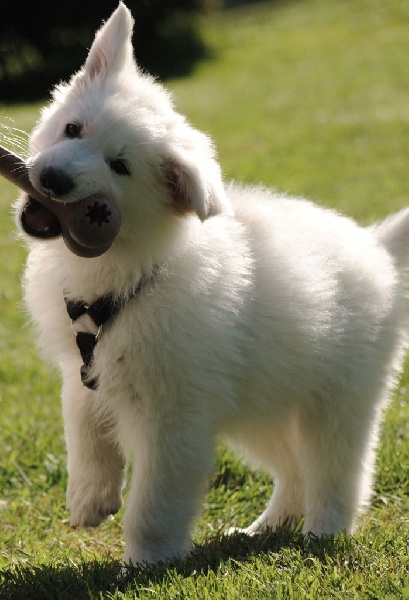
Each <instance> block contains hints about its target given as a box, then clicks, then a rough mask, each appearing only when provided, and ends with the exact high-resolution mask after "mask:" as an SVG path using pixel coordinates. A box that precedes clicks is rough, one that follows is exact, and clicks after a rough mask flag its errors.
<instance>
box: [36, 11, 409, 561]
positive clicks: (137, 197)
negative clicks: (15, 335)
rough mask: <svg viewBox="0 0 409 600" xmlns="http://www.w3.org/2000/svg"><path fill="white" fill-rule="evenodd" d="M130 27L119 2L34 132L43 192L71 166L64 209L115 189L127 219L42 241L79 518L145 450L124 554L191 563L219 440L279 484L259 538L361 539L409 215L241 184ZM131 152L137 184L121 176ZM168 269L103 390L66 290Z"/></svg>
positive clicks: (105, 369) (399, 306)
mask: <svg viewBox="0 0 409 600" xmlns="http://www.w3.org/2000/svg"><path fill="white" fill-rule="evenodd" d="M131 30H132V18H131V16H130V13H129V11H128V10H127V8H126V7H125V6H124V5H123V4H120V5H119V7H118V9H117V10H116V11H115V12H114V13H113V15H112V16H111V18H110V19H109V20H108V21H107V23H105V25H104V26H103V27H102V29H101V30H100V31H99V32H98V33H97V36H96V39H95V42H94V44H93V46H92V48H91V50H90V54H89V57H88V59H87V61H86V63H85V65H84V67H83V68H82V69H81V71H79V72H78V73H77V74H76V75H74V76H73V78H72V80H71V81H70V82H69V84H67V85H64V86H59V87H58V88H57V89H56V91H55V93H54V99H53V102H52V103H51V105H50V106H49V107H48V108H47V109H46V110H45V111H44V113H43V115H42V118H41V119H40V121H39V124H38V126H37V128H36V129H35V131H34V133H33V136H32V161H31V162H32V168H31V180H32V182H33V184H34V185H37V186H38V187H39V186H40V175H41V171H42V169H43V168H44V167H45V166H49V165H54V166H57V167H58V168H60V169H63V170H65V171H66V172H68V173H69V174H70V176H71V177H72V178H73V179H74V180H75V188H74V190H72V191H71V192H70V194H69V196H68V197H67V198H65V199H66V200H67V201H75V200H77V199H79V198H81V197H85V196H86V195H87V194H92V193H96V192H98V193H99V192H102V193H104V194H106V195H108V196H109V197H110V198H112V199H113V200H114V201H115V202H116V203H117V204H118V207H119V209H120V211H121V215H122V227H121V231H120V233H119V235H118V237H117V238H116V240H115V242H114V244H113V246H112V247H111V249H110V250H108V251H107V252H106V253H105V254H103V255H102V256H100V257H98V258H93V259H87V258H79V257H77V256H74V255H73V254H71V253H70V251H69V250H68V249H67V248H66V247H65V245H64V243H63V241H62V240H61V239H58V240H55V241H42V242H41V241H34V242H33V241H29V242H28V243H29V245H30V254H29V258H28V263H27V269H26V273H25V281H24V284H25V292H26V299H27V304H28V307H29V309H30V311H31V315H32V318H33V320H34V322H35V323H36V324H37V326H38V332H39V341H40V344H41V346H42V347H43V348H44V350H45V351H46V352H47V354H48V355H49V356H50V357H51V358H52V359H53V360H54V361H55V362H56V363H57V364H58V365H59V367H60V369H61V373H62V378H63V386H62V401H63V413H64V423H65V432H66V441H67V451H68V469H69V486H68V491H67V498H68V506H69V509H70V511H71V522H72V524H73V525H97V524H99V523H100V522H102V521H103V520H104V519H105V518H106V517H107V516H108V515H110V514H111V513H114V512H116V511H117V510H118V508H119V507H120V505H121V489H122V485H123V470H124V469H123V466H124V459H125V457H128V456H129V455H131V456H132V461H133V464H134V469H133V475H132V482H131V487H130V491H129V494H128V499H127V507H126V512H125V523H124V529H125V537H126V550H125V557H124V560H125V561H127V562H133V563H136V562H141V561H148V562H154V561H158V560H163V559H166V558H169V557H172V556H174V555H183V554H184V553H185V552H186V551H187V550H188V548H189V539H190V528H191V523H192V519H193V518H194V517H195V515H196V514H197V512H198V510H199V508H200V504H201V501H202V498H203V495H204V493H205V489H206V481H207V478H208V476H209V473H211V470H212V465H213V452H214V444H215V439H216V437H217V436H219V435H223V436H224V437H225V439H227V440H229V441H230V442H231V443H232V444H233V446H234V447H235V448H236V449H239V451H240V452H241V453H242V454H243V455H244V456H245V457H246V458H247V459H249V460H251V461H253V464H257V465H262V466H263V467H264V468H265V469H267V470H268V471H269V472H270V473H271V474H272V475H273V476H274V478H275V485H274V492H273V495H272V497H271V500H270V502H269V504H268V506H267V508H266V510H265V512H264V513H263V514H262V515H261V516H260V518H259V519H258V520H257V521H255V522H254V523H253V524H252V525H250V526H249V528H248V529H247V531H248V533H249V534H251V533H255V532H257V531H261V530H262V529H263V528H265V527H276V526H277V525H279V524H280V523H283V522H284V521H285V520H286V519H292V520H293V521H298V519H299V518H300V517H301V516H302V515H304V516H305V522H304V531H305V532H307V531H312V532H314V533H315V534H324V533H336V532H338V531H340V530H347V531H349V532H351V531H353V528H354V522H355V518H356V515H357V514H358V512H359V510H360V509H361V508H362V507H363V506H364V505H365V503H367V501H368V499H369V498H370V493H371V476H372V473H373V466H374V456H375V450H376V443H377V437H378V429H379V424H380V418H381V416H382V409H383V408H384V407H385V405H386V403H387V401H388V398H389V396H390V394H391V390H392V389H393V387H394V385H395V384H396V381H397V377H398V376H399V374H400V372H401V369H402V361H403V357H404V353H405V350H406V342H407V338H406V308H407V307H406V299H405V294H404V287H405V276H404V275H405V273H404V271H405V267H406V265H407V264H408V262H409V261H408V258H409V212H408V211H402V212H401V213H399V214H398V215H395V216H393V217H391V218H390V219H388V220H387V221H385V222H384V223H382V224H380V225H378V226H376V227H373V228H361V227H359V226H358V225H357V224H355V223H354V222H352V221H351V220H349V219H347V218H345V217H342V216H340V215H338V214H336V213H335V212H333V211H330V210H325V209H323V208H319V207H317V206H315V205H313V204H311V203H309V202H307V201H305V200H302V199H291V198H287V197H284V196H282V195H278V194H275V193H274V192H271V191H268V190H266V189H263V188H261V187H257V188H256V187H242V186H238V185H233V184H232V185H229V186H226V185H225V184H224V183H223V181H222V177H221V173H220V168H219V166H218V163H217V161H216V158H215V154H214V150H213V147H212V144H211V142H210V141H209V139H208V138H207V137H206V136H205V135H204V134H202V133H200V132H198V131H196V130H195V129H193V128H192V127H191V125H190V124H189V123H188V122H187V121H186V119H185V118H183V117H182V116H181V115H179V114H178V113H176V112H175V110H174V108H173V104H172V101H171V99H170V97H169V95H168V94H167V92H166V91H165V90H164V89H163V88H162V87H161V86H160V85H159V84H158V83H156V82H154V81H153V80H152V79H151V78H150V77H149V76H147V75H145V74H142V73H141V72H140V71H139V70H138V68H137V66H136V65H135V63H134V60H133V57H132V47H131V42H130V35H131ZM67 123H78V124H80V126H81V137H80V138H79V139H67V137H66V136H65V135H64V131H65V125H66V124H67ZM118 158H121V159H123V160H124V161H126V164H127V166H128V168H129V171H130V175H129V176H128V175H118V174H117V173H115V172H114V171H112V169H111V168H110V161H112V160H115V159H118ZM154 265H158V266H159V268H160V271H159V274H158V276H157V277H156V280H155V282H154V284H152V285H150V286H149V287H148V288H147V289H145V290H144V291H143V293H142V294H140V296H139V297H137V298H136V299H134V300H132V301H131V302H129V303H128V304H127V305H126V307H125V308H124V309H123V311H122V312H121V313H120V314H119V315H118V316H117V317H116V318H115V319H114V320H113V321H112V322H110V323H109V324H107V325H106V327H105V328H104V330H103V332H102V336H101V339H100V341H99V343H98V345H97V347H96V351H95V354H94V362H93V369H92V374H93V375H95V376H97V377H98V379H99V387H98V390H97V391H96V392H93V391H90V390H88V389H87V388H85V387H84V386H83V385H82V383H81V380H80V376H79V370H80V366H81V363H82V361H81V358H80V356H79V352H78V349H77V347H76V344H75V339H74V335H73V332H72V329H71V324H70V320H69V318H68V315H67V313H66V310H65V305H64V300H63V296H64V294H68V295H69V296H70V297H71V298H75V299H77V300H85V301H87V302H92V301H94V300H95V299H96V298H98V297H99V296H101V295H102V294H104V293H106V292H109V291H112V292H114V293H115V294H117V295H118V296H126V294H127V293H128V291H129V290H130V289H132V288H133V286H135V284H136V283H137V282H138V280H139V279H140V277H141V276H142V275H143V274H149V273H150V272H151V270H152V268H153V266H154ZM84 326H85V325H84Z"/></svg>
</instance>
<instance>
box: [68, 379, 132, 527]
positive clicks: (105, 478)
mask: <svg viewBox="0 0 409 600" xmlns="http://www.w3.org/2000/svg"><path fill="white" fill-rule="evenodd" d="M62 398H63V415H64V427H65V437H66V443H67V452H68V461H67V462H68V489H67V506H68V508H69V510H70V522H71V525H72V526H74V527H77V526H90V527H95V526H96V525H99V524H100V523H101V522H102V521H104V520H105V519H106V518H107V517H109V516H110V515H111V514H114V513H116V512H117V511H118V510H119V509H120V507H121V504H122V493H121V492H122V485H123V480H124V461H123V458H122V455H121V453H120V451H119V449H118V447H117V444H116V443H115V440H114V439H112V438H111V437H110V432H109V430H108V429H107V427H103V426H101V424H99V423H98V421H97V419H96V417H95V410H94V408H95V407H93V402H95V394H94V392H92V391H91V390H88V389H87V388H85V387H84V386H83V385H82V382H81V381H80V378H79V377H78V373H77V372H76V373H75V376H71V377H68V378H65V379H64V384H63V394H62Z"/></svg>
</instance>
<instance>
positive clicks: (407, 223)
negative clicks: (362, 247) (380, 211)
mask: <svg viewBox="0 0 409 600" xmlns="http://www.w3.org/2000/svg"><path fill="white" fill-rule="evenodd" d="M374 231H375V234H376V237H377V238H378V240H379V242H380V243H381V244H382V245H383V246H385V248H386V249H387V250H388V251H389V252H390V253H391V254H392V256H393V257H394V258H395V260H396V263H397V265H398V266H399V267H402V268H405V267H409V208H404V209H403V210H401V211H400V212H398V213H395V214H394V215H391V216H390V217H388V218H387V219H385V220H384V221H382V222H381V223H379V224H378V225H376V226H375V227H374Z"/></svg>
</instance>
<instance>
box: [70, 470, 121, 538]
mask: <svg viewBox="0 0 409 600" xmlns="http://www.w3.org/2000/svg"><path fill="white" fill-rule="evenodd" d="M121 506H122V494H121V486H120V485H113V484H112V482H109V481H103V482H101V481H100V482H95V481H94V482H92V481H78V480H77V481H73V482H70V483H69V485H68V489H67V507H68V509H69V511H70V524H71V526H72V527H96V526H97V525H99V524H100V523H102V522H103V521H105V520H106V519H107V518H108V517H110V516H111V515H114V514H115V513H117V512H118V510H119V509H120V508H121Z"/></svg>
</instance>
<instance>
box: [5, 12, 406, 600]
mask: <svg viewBox="0 0 409 600" xmlns="http://www.w3.org/2000/svg"><path fill="white" fill-rule="evenodd" d="M201 30H202V33H203V36H204V38H205V40H206V41H207V43H208V44H209V47H210V49H211V51H212V53H213V59H212V60H209V61H207V62H205V63H202V64H200V65H198V66H197V69H196V71H195V73H194V74H193V76H192V77H190V78H189V79H187V80H178V81H173V82H171V87H172V88H173V90H174V92H175V97H176V102H177V106H178V108H179V109H180V110H181V111H182V112H184V113H186V114H187V115H188V116H189V118H190V119H191V121H192V122H193V123H195V124H196V125H197V126H198V127H200V128H201V129H204V130H206V131H208V132H209V133H210V134H211V135H212V136H213V138H214V139H215V141H216V144H217V148H218V151H219V155H220V160H221V163H222V166H223V169H224V172H225V174H226V177H234V178H237V179H241V180H243V181H248V182H259V181H263V182H265V183H266V184H269V185H273V186H275V187H277V188H278V189H280V190H288V191H290V192H291V193H294V194H303V195H307V196H309V197H310V198H313V199H314V200H316V201H317V202H319V203H322V204H326V205H330V206H334V207H337V208H338V209H340V210H341V211H343V212H345V213H347V214H349V215H351V216H354V217H356V218H358V219H359V220H361V221H362V222H370V221H371V220H373V219H374V218H378V217H381V216H383V215H386V214H387V213H389V212H391V211H394V210H397V209H399V208H400V207H402V206H404V205H406V204H408V203H409V201H408V199H409V177H408V175H407V156H408V139H409V136H408V133H409V74H408V59H407V39H408V36H409V3H408V2H407V1H402V0H388V2H385V0H360V2H351V1H350V0H304V1H301V0H300V1H296V0H294V1H292V2H271V3H266V4H263V3H256V4H253V5H251V6H249V7H244V8H241V9H236V10H231V11H226V12H223V13H219V14H209V15H206V16H205V17H204V18H203V19H202V21H201ZM37 110H38V106H36V107H32V106H20V107H6V106H4V107H0V123H7V122H8V118H9V117H11V118H13V119H14V120H15V126H16V127H18V128H21V129H24V130H29V129H30V128H31V126H32V124H33V122H34V120H35V118H36V114H37ZM1 131H2V130H1V128H0V137H1ZM3 131H4V130H3ZM15 195H16V194H15V190H14V189H13V187H12V186H11V185H9V184H7V183H6V182H4V181H0V206H1V208H2V209H3V213H2V214H3V218H2V219H1V220H0V250H1V253H0V351H1V361H0V448H1V452H0V540H1V541H0V598H1V599H3V598H4V599H5V600H6V599H7V600H12V599H14V598H16V599H17V598H18V599H24V600H25V599H27V598H29V599H30V600H36V599H39V600H40V599H41V600H43V599H48V598H58V599H73V600H74V599H75V600H77V599H82V598H95V599H102V598H110V599H118V600H119V599H127V600H129V599H131V598H192V599H193V598H195V599H196V598H198V599H211V600H230V599H236V598H237V599H241V598H260V599H261V598H263V599H264V598H269V599H270V598H285V599H287V598H311V599H315V598H372V599H377V598H382V599H383V598H409V558H408V556H409V501H408V498H409V475H408V474H409V431H408V423H409V404H408V398H409V368H408V369H407V370H406V371H405V374H404V376H403V378H402V381H401V383H400V386H399V389H398V390H397V392H396V394H395V396H394V398H393V401H392V404H391V406H390V408H389V410H388V411H387V414H386V420H385V426H384V429H383V434H382V439H381V445H380V452H379V458H378V466H377V477H376V494H375V497H374V500H373V503H372V506H371V508H370V510H369V511H368V512H367V513H366V514H365V515H364V516H363V517H362V518H361V519H360V526H359V530H358V532H357V535H356V536H355V537H354V538H345V537H344V536H338V537H337V538H335V539H328V540H317V539H315V538H307V539H306V538H304V537H302V536H301V535H300V534H298V533H296V534H291V533H289V532H287V531H284V530H283V531H281V532H278V533H277V534H270V535H266V536H264V537H262V538H260V539H254V540H248V539H246V538H244V537H240V536H238V537H234V538H232V539H223V538H221V537H220V531H221V530H222V527H223V525H224V524H227V525H239V526H240V525H245V524H248V523H249V522H250V521H251V519H252V518H253V517H254V516H256V515H257V514H258V513H259V512H260V511H261V509H262V507H263V505H264V503H265V501H266V500H267V498H268V496H269V494H270V490H271V483H270V481H269V479H268V478H267V477H266V476H265V475H263V474H262V473H258V472H252V471H249V470H248V469H246V468H245V467H244V466H243V465H242V464H240V463H239V461H238V460H236V458H235V457H234V456H232V455H231V454H229V453H228V452H227V451H226V450H225V449H224V448H223V447H221V448H220V450H219V453H218V458H217V464H216V466H215V472H214V476H213V478H212V480H211V481H210V482H209V493H208V495H207V497H206V500H205V510H204V514H203V516H202V517H200V518H199V519H198V521H197V524H196V528H195V543H196V546H195V549H194V551H193V553H192V555H191V556H190V557H188V559H187V560H185V561H180V562H175V563H173V564H171V565H167V566H159V567H152V568H146V569H139V570H135V571H133V572H130V573H129V574H128V576H126V577H122V578H121V577H120V576H119V568H120V559H121V555H122V552H123V533H122V530H121V519H120V517H121V515H119V516H118V517H116V518H115V520H112V521H110V522H109V523H106V524H104V525H103V526H101V527H100V528H98V529H90V530H82V531H72V530H71V529H70V527H69V525H68V513H67V511H66V510H65V506H64V491H65V486H66V470H65V450H64V441H63V430H62V421H61V417H60V407H59V386H60V383H59V377H58V374H57V373H56V372H50V371H49V370H48V369H47V368H46V366H45V365H44V364H43V363H42V361H41V359H40V357H39V356H38V353H37V351H36V349H35V345H34V341H35V340H34V339H33V334H32V332H31V329H30V327H28V326H27V325H26V318H25V315H24V310H23V307H22V305H21V291H20V277H21V273H22V264H23V261H24V257H25V250H24V248H23V247H22V246H21V244H20V243H19V242H18V241H17V240H16V236H15V229H14V225H13V220H12V216H11V210H10V208H9V207H10V203H11V201H12V200H13V198H14V197H15Z"/></svg>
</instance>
